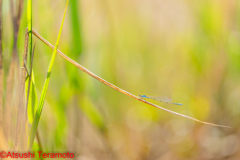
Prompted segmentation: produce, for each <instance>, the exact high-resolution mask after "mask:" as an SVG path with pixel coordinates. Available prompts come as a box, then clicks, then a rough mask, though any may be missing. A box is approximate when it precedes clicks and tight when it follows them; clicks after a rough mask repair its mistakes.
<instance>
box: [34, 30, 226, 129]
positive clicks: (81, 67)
mask: <svg viewBox="0 0 240 160" xmlns="http://www.w3.org/2000/svg"><path fill="white" fill-rule="evenodd" d="M32 33H33V34H34V35H35V36H36V37H37V38H38V39H40V40H41V41H42V42H44V43H45V44H46V45H48V46H49V47H50V48H52V49H54V46H53V45H52V44H51V43H49V42H48V41H47V40H45V39H44V38H43V37H42V36H40V35H39V34H38V33H37V32H36V31H35V30H32ZM57 53H58V54H59V55H60V56H62V57H63V58H64V59H66V60H67V61H69V62H70V63H72V64H73V65H75V66H76V67H78V68H79V69H81V70H82V71H83V72H85V73H87V74H88V75H90V76H91V77H93V78H95V79H96V80H98V81H100V82H102V83H103V84H105V85H107V86H109V87H111V88H113V89H115V90H117V91H119V92H121V93H123V94H125V95H127V96H129V97H132V98H134V99H137V100H139V101H141V102H143V103H146V104H148V105H151V106H153V107H156V108H159V109H161V110H164V111H166V112H169V113H172V114H175V115H177V116H180V117H184V118H187V119H190V120H193V121H196V122H200V123H203V124H207V125H211V126H217V127H226V128H231V127H229V126H224V125H218V124H213V123H209V122H204V121H200V120H198V119H195V118H193V117H189V116H186V115H183V114H180V113H177V112H174V111H171V110H168V109H166V108H163V107H160V106H158V105H155V104H153V103H150V102H148V101H146V100H144V99H142V98H140V97H138V96H135V95H133V94H132V93H130V92H127V91H125V90H123V89H121V88H119V87H117V86H115V85H113V84H111V83H109V82H108V81H106V80H104V79H103V78H101V77H99V76H97V75H96V74H94V73H92V72H91V71H89V70H88V69H86V68H85V67H83V66H82V65H80V64H79V63H77V62H75V61H74V60H72V59H71V58H69V57H68V56H66V55H65V54H64V53H63V52H61V51H60V50H57Z"/></svg>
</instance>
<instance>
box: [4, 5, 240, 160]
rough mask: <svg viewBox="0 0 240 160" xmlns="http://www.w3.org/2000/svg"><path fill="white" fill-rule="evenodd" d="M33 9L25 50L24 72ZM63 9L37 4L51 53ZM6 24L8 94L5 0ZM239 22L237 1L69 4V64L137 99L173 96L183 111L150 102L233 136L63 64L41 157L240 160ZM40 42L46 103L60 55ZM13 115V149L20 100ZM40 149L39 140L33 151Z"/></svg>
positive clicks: (38, 60) (8, 54) (37, 19)
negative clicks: (67, 154)
mask: <svg viewBox="0 0 240 160" xmlns="http://www.w3.org/2000/svg"><path fill="white" fill-rule="evenodd" d="M14 3H17V0H15V1H14ZM26 4H27V1H26V0H25V1H24V6H23V14H22V18H21V21H20V30H19V37H18V44H17V49H18V60H19V63H20V64H19V65H22V64H21V63H22V54H23V49H24V34H25V28H26V27H27V16H26ZM65 4H66V1H63V0H35V1H33V29H35V30H36V31H37V32H38V33H39V34H40V35H42V36H43V37H44V38H45V39H47V40H48V41H49V42H50V43H52V44H55V42H56V39H57V34H58V30H59V28H60V25H61V21H62V17H63V12H64V8H65ZM2 17H3V56H4V59H3V67H4V73H5V75H4V76H5V78H4V86H6V84H7V81H6V76H7V73H8V71H9V65H10V62H11V58H12V46H13V28H12V26H13V24H12V21H11V17H10V3H9V1H3V16H2ZM239 17H240V1H237V0H231V1H229V0H222V1H216V0H206V1H199V0H151V1H149V0H99V1H95V0H81V1H78V0H70V2H69V7H68V11H67V17H66V20H65V22H64V28H63V32H62V36H61V39H60V44H59V49H60V50H61V51H62V52H64V53H65V54H66V55H67V56H69V57H70V58H72V59H74V60H75V61H77V62H78V63H80V64H81V65H83V66H84V67H86V68H87V69H89V70H90V71H92V72H93V73H95V74H97V75H98V76H100V77H102V78H104V79H105V80H107V81H109V82H110V83H113V84H114V85H116V86H118V87H120V88H122V89H124V90H127V91H129V92H131V93H133V94H135V95H139V94H146V95H151V96H168V97H171V98H172V99H173V102H177V103H182V104H183V106H176V105H171V104H165V103H161V102H157V101H156V102H154V101H151V102H154V103H155V104H157V105H160V106H161V107H165V108H167V109H170V110H173V111H176V112H178V113H181V114H185V115H188V116H192V117H194V118H197V119H199V120H202V121H207V122H211V123H216V124H221V125H227V126H231V127H232V128H231V129H228V128H220V127H213V126H208V125H204V124H201V123H197V122H194V121H191V120H188V119H185V118H182V117H178V116H176V115H173V114H170V113H168V112H165V111H162V110H160V109H157V108H154V107H152V106H148V105H146V104H144V103H141V102H139V101H137V100H135V99H132V98H130V97H128V96H126V95H123V94H121V93H120V92H117V91H116V90H113V89H111V88H109V87H108V86H106V85H104V84H102V83H100V82H99V81H97V80H95V79H93V78H92V77H90V76H89V75H87V74H85V73H84V72H82V71H81V70H79V69H77V68H76V67H75V66H73V65H72V64H70V63H69V62H67V61H66V60H65V59H63V58H62V57H60V56H59V55H57V57H56V60H55V64H54V67H53V71H52V76H51V79H50V84H49V88H48V92H47V96H46V101H45V105H44V109H43V112H42V117H41V120H40V124H39V127H38V132H39V139H40V141H41V145H42V149H43V151H44V152H65V151H69V152H74V153H75V158H76V159H79V160H97V159H104V160H203V159H206V160H208V159H209V160H210V159H211V160H212V159H214V160H215V159H219V160H221V159H222V160H223V159H224V160H237V159H239V157H240V126H239V124H240V121H239V117H240V98H239V97H240V83H239V78H240V74H239V72H240V45H239V44H240V32H239V29H240V18H239ZM33 41H34V42H36V50H35V56H34V62H33V70H34V76H35V85H36V89H37V96H38V98H39V97H40V92H41V90H42V87H43V83H44V80H45V77H46V72H47V68H48V64H49V62H50V58H51V54H52V50H51V49H50V48H49V47H48V46H46V45H45V44H44V43H42V42H41V41H40V40H38V39H37V38H36V37H34V36H33ZM19 68H20V67H19ZM16 81H17V80H16ZM4 92H6V87H4ZM13 95H14V93H13ZM4 103H5V104H6V100H4ZM11 107H12V112H11V118H12V123H11V125H12V129H11V131H10V142H9V143H10V144H11V143H14V136H15V131H14V129H15V128H14V126H15V125H16V114H17V113H16V110H17V101H16V102H15V101H14V99H13V100H12V104H11ZM29 128H30V127H29ZM11 137H12V138H11ZM11 139H12V141H11ZM10 146H11V145H10ZM38 146H39V144H38V142H37V141H36V142H35V144H34V150H38V149H39V148H38Z"/></svg>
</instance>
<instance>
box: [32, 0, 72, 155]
mask: <svg viewBox="0 0 240 160" xmlns="http://www.w3.org/2000/svg"><path fill="white" fill-rule="evenodd" d="M68 2H69V0H67V4H66V8H65V11H64V15H63V19H62V24H61V27H60V30H59V33H58V38H57V42H56V45H55V48H54V50H53V53H52V57H51V61H50V64H49V66H48V71H47V77H46V80H45V83H44V86H43V89H42V93H41V97H40V101H39V104H38V109H37V111H36V114H35V116H34V120H33V124H32V127H31V131H30V137H29V139H28V150H31V148H32V145H33V141H34V138H35V135H36V132H37V127H38V123H39V120H40V117H41V113H42V109H43V105H44V101H45V98H46V93H47V88H48V84H49V79H50V76H51V72H52V67H53V64H54V60H55V57H56V54H57V48H58V44H59V41H60V37H61V33H62V28H63V23H64V19H65V16H66V11H67V6H68Z"/></svg>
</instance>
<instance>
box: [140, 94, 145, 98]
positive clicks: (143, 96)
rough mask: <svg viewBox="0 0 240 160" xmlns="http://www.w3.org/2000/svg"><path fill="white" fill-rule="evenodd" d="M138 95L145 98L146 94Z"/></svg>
mask: <svg viewBox="0 0 240 160" xmlns="http://www.w3.org/2000/svg"><path fill="white" fill-rule="evenodd" d="M139 97H142V98H146V97H147V96H146V95H140V94H139Z"/></svg>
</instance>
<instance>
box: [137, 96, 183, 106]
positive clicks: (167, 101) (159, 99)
mask: <svg viewBox="0 0 240 160" xmlns="http://www.w3.org/2000/svg"><path fill="white" fill-rule="evenodd" d="M139 97H141V98H148V99H153V100H156V101H160V102H165V103H170V104H175V105H181V106H182V105H183V104H182V103H173V102H171V101H172V98H170V97H154V96H146V95H139Z"/></svg>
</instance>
